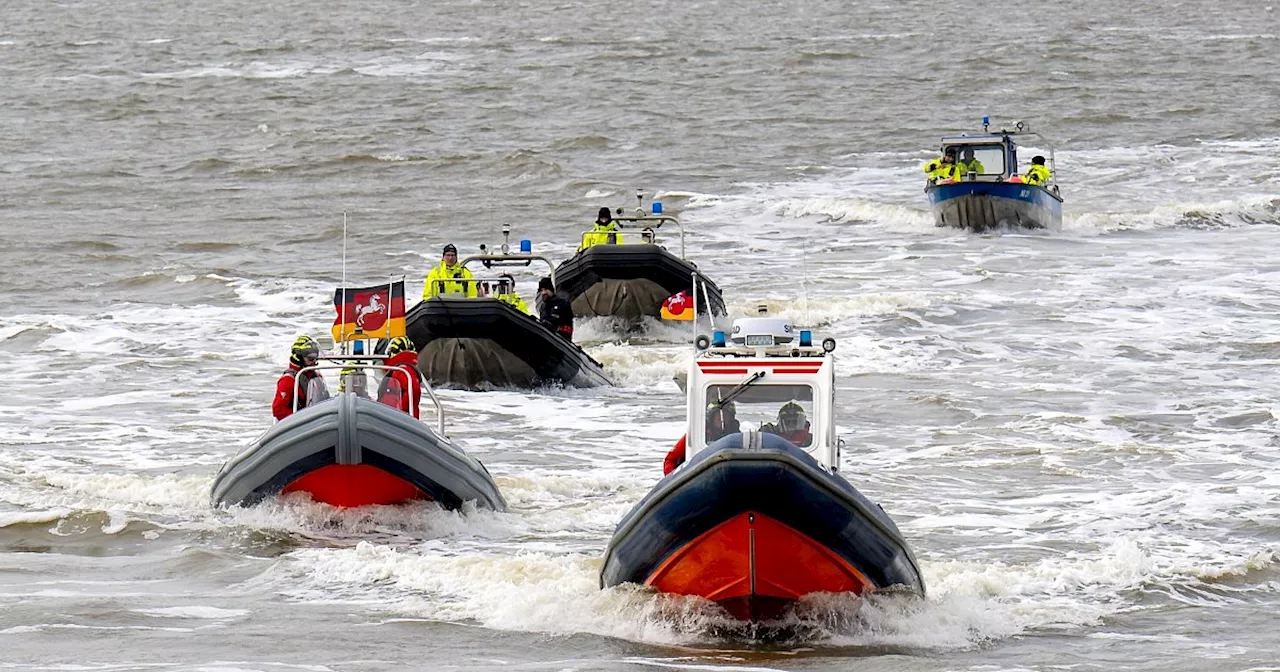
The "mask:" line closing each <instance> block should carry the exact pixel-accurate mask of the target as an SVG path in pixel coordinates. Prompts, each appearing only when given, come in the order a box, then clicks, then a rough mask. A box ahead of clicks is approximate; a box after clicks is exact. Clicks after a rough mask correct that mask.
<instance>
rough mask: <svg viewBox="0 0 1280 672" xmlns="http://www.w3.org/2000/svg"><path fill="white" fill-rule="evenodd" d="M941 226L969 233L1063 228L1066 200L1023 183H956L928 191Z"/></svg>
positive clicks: (929, 187) (1041, 188)
mask: <svg viewBox="0 0 1280 672" xmlns="http://www.w3.org/2000/svg"><path fill="white" fill-rule="evenodd" d="M925 193H926V194H927V195H928V196H929V203H930V204H931V205H932V206H933V217H934V221H935V223H937V225H938V226H950V227H953V228H958V229H968V230H969V231H987V230H990V229H996V228H1002V227H1003V228H1014V227H1022V228H1025V229H1049V230H1052V231H1057V230H1060V229H1061V228H1062V197H1060V196H1058V195H1057V194H1054V193H1053V192H1051V191H1049V190H1048V189H1045V188H1044V187H1040V186H1035V185H1030V184H1022V183H1019V182H954V183H951V184H945V183H944V184H932V185H929V186H928V187H927V188H926V189H925Z"/></svg>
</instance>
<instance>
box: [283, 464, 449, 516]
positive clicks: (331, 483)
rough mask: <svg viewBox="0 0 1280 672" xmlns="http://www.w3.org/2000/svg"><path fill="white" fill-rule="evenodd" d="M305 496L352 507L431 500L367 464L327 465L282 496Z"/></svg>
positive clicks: (302, 479)
mask: <svg viewBox="0 0 1280 672" xmlns="http://www.w3.org/2000/svg"><path fill="white" fill-rule="evenodd" d="M289 492H306V493H309V494H310V495H311V498H312V499H314V500H315V501H317V502H324V503H325V504H332V505H333V506H341V507H354V506H368V505H370V504H399V503H401V502H407V501H410V500H415V499H431V497H430V496H428V495H427V493H425V492H423V491H422V490H420V489H419V488H418V487H417V486H415V485H413V484H412V483H410V482H408V481H406V480H404V479H402V478H399V477H397V476H393V475H392V474H389V473H387V472H385V471H383V470H381V469H379V468H377V467H373V466H369V465H367V464H330V465H327V466H324V467H320V468H319V469H316V470H315V471H310V472H307V473H306V474H303V475H302V476H299V477H298V478H296V479H294V480H293V481H292V482H291V483H289V484H288V485H286V486H285V487H284V489H283V490H281V494H285V493H289Z"/></svg>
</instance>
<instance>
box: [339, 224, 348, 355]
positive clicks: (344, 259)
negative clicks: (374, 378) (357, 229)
mask: <svg viewBox="0 0 1280 672" xmlns="http://www.w3.org/2000/svg"><path fill="white" fill-rule="evenodd" d="M341 287H342V289H341V292H342V345H341V346H340V347H341V348H342V354H344V355H345V354H347V211H346V210H343V211H342V285H341Z"/></svg>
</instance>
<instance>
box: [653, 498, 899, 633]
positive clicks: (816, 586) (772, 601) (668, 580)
mask: <svg viewBox="0 0 1280 672" xmlns="http://www.w3.org/2000/svg"><path fill="white" fill-rule="evenodd" d="M645 583H646V584H647V585H650V586H653V587H654V588H656V589H658V590H660V591H663V592H667V593H675V594H679V595H699V596H701V597H705V598H707V599H708V600H712V601H714V602H717V603H719V604H720V605H721V606H723V607H724V608H725V609H726V610H727V611H728V612H729V613H730V614H732V615H733V616H734V617H735V618H738V619H741V620H744V621H767V620H772V619H775V618H777V617H778V616H780V615H781V614H782V613H783V612H784V611H786V610H787V608H789V607H790V606H791V605H792V604H793V603H794V602H795V601H796V600H798V599H800V598H801V597H803V596H805V595H808V594H809V593H819V592H825V593H847V592H851V593H856V594H863V593H867V592H870V591H873V590H874V589H875V585H874V584H873V583H872V582H871V580H870V579H868V578H867V576H866V575H864V574H863V573H862V572H859V571H858V570H857V569H856V568H855V567H853V566H852V565H850V564H849V563H848V562H847V561H846V560H844V559H843V558H841V557H840V556H838V555H836V554H835V553H833V552H832V551H831V550H830V549H828V548H826V547H824V546H823V545H822V544H820V543H818V542H816V541H814V540H813V539H812V538H810V537H808V536H806V535H804V534H802V533H800V532H798V531H796V530H795V529H794V528H792V527H790V526H788V525H786V524H784V523H781V522H779V521H777V520H775V519H773V518H770V517H768V516H764V515H761V514H759V513H756V512H754V511H747V512H744V513H741V514H738V515H737V516H734V517H733V518H730V519H729V520H727V521H725V522H723V523H721V524H719V525H717V526H715V527H713V528H711V529H710V530H708V531H707V532H705V533H703V534H702V535H700V536H698V537H696V538H694V539H692V540H691V541H689V543H687V544H685V545H684V546H682V547H680V548H679V549H678V550H676V552H675V553H672V554H671V555H670V556H669V557H667V558H666V559H665V560H664V561H663V562H662V563H661V564H659V565H658V566H657V567H656V568H655V569H654V571H653V572H652V573H651V574H650V575H649V577H648V579H646V580H645Z"/></svg>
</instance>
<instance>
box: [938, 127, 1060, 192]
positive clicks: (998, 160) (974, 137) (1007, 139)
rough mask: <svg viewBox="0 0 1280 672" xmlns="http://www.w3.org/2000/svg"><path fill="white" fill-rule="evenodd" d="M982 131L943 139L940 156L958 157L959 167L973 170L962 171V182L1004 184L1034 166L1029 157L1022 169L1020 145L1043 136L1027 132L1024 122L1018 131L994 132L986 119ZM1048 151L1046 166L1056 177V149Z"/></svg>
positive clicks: (1016, 128)
mask: <svg viewBox="0 0 1280 672" xmlns="http://www.w3.org/2000/svg"><path fill="white" fill-rule="evenodd" d="M982 129H983V132H982V133H975V134H968V133H962V134H960V135H953V136H944V137H943V138H942V146H941V147H940V148H939V153H940V154H941V155H946V154H949V153H950V154H954V155H955V157H956V163H957V164H958V165H961V166H962V167H963V166H968V167H969V168H970V170H967V171H964V172H962V174H961V178H960V179H961V181H970V182H1000V181H1006V180H1009V179H1010V178H1012V177H1014V176H1017V175H1020V174H1021V173H1023V172H1025V169H1026V168H1027V167H1028V166H1030V165H1031V160H1030V157H1027V160H1026V162H1025V165H1022V166H1021V170H1020V169H1019V168H1020V167H1019V164H1018V142H1019V140H1020V139H1021V138H1028V137H1035V138H1040V136H1039V134H1037V133H1032V132H1031V131H1030V130H1027V128H1026V126H1025V125H1024V124H1023V123H1022V122H1018V123H1017V124H1016V126H1015V127H1014V130H1011V131H1010V130H1004V129H1001V130H1000V131H998V132H995V133H991V132H988V131H987V129H988V122H987V120H986V118H984V119H983V126H982ZM1041 140H1043V138H1041ZM1048 151H1049V156H1048V157H1046V158H1047V161H1046V163H1047V164H1048V167H1049V170H1050V171H1054V173H1055V174H1056V171H1055V166H1054V156H1053V149H1052V148H1050V149H1049V150H1048Z"/></svg>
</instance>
